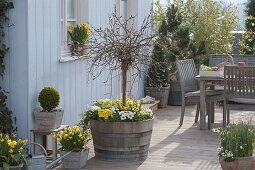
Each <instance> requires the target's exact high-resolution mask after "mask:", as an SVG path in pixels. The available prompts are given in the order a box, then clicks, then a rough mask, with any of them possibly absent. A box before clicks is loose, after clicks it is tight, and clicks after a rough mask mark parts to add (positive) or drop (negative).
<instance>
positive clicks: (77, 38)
mask: <svg viewBox="0 0 255 170" xmlns="http://www.w3.org/2000/svg"><path fill="white" fill-rule="evenodd" d="M67 32H68V35H69V37H70V39H71V42H72V44H71V51H72V54H73V55H75V56H83V55H84V54H86V50H87V49H88V47H87V45H88V43H89V42H88V37H89V35H90V34H91V28H90V25H89V24H87V23H84V24H77V25H75V26H68V27H67Z"/></svg>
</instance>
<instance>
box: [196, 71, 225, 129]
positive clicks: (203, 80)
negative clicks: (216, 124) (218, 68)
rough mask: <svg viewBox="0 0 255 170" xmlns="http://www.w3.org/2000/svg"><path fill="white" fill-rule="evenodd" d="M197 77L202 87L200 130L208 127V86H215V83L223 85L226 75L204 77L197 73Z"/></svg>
mask: <svg viewBox="0 0 255 170" xmlns="http://www.w3.org/2000/svg"><path fill="white" fill-rule="evenodd" d="M196 79H197V80H198V81H199V88H200V130H205V129H207V128H206V102H205V95H206V93H205V91H206V87H207V86H210V85H211V86H210V87H211V88H214V86H215V85H223V84H224V77H223V76H215V77H211V76H210V77H204V76H203V77H202V76H200V75H197V76H196ZM212 85H213V86H212ZM210 109H211V108H210ZM212 111H213V112H214V108H213V109H212ZM208 123H209V122H208Z"/></svg>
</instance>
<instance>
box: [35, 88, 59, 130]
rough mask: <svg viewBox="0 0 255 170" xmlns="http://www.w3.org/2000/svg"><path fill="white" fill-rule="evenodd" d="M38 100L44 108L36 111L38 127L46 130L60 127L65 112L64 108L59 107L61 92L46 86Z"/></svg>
mask: <svg viewBox="0 0 255 170" xmlns="http://www.w3.org/2000/svg"><path fill="white" fill-rule="evenodd" d="M38 101H39V103H40V106H41V107H42V110H41V109H40V110H35V112H34V117H35V123H36V128H37V129H44V130H49V129H56V128H59V127H60V125H61V122H62V119H63V114H64V110H63V109H57V107H58V105H59V101H60V94H59V92H58V91H57V90H56V89H54V88H53V87H45V88H43V89H42V91H41V92H40V94H39V97H38Z"/></svg>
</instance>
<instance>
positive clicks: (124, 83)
mask: <svg viewBox="0 0 255 170" xmlns="http://www.w3.org/2000/svg"><path fill="white" fill-rule="evenodd" d="M121 70H122V105H123V106H126V98H127V94H126V90H127V68H125V67H124V68H122V69H121Z"/></svg>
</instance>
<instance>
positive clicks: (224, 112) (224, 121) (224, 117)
mask: <svg viewBox="0 0 255 170" xmlns="http://www.w3.org/2000/svg"><path fill="white" fill-rule="evenodd" d="M226 112H227V111H226V100H224V101H223V127H226Z"/></svg>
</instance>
